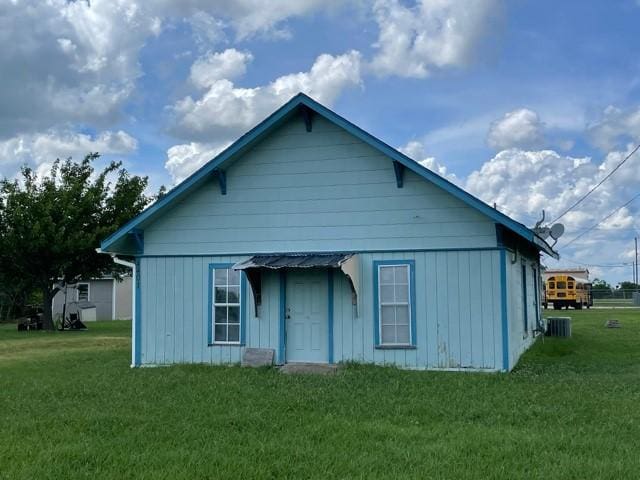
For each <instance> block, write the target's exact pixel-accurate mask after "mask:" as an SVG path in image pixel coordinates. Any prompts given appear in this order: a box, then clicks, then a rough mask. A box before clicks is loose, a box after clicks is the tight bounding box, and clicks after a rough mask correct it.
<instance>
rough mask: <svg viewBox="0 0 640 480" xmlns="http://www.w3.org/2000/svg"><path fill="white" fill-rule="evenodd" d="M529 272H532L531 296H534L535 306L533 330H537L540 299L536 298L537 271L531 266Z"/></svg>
mask: <svg viewBox="0 0 640 480" xmlns="http://www.w3.org/2000/svg"><path fill="white" fill-rule="evenodd" d="M531 270H533V295H534V299H533V301H534V302H535V306H536V310H535V314H536V325H535V328H538V326H539V325H540V298H539V297H538V270H537V269H536V267H533V266H532V267H531Z"/></svg>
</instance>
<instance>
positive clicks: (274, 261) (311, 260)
mask: <svg viewBox="0 0 640 480" xmlns="http://www.w3.org/2000/svg"><path fill="white" fill-rule="evenodd" d="M231 268H233V269H234V270H242V271H243V272H245V275H246V276H247V280H248V281H249V285H250V286H251V291H252V292H253V299H254V302H255V312H256V316H257V315H258V306H259V305H261V303H262V281H261V272H263V271H264V269H269V270H282V269H287V268H289V269H300V268H339V269H340V270H341V271H342V272H343V273H344V274H345V275H346V277H347V279H348V281H349V286H350V287H351V293H352V303H353V305H354V309H355V316H358V310H359V309H358V298H359V291H360V260H359V255H357V254H353V253H325V254H322V253H296V254H293V253H292V254H288V255H254V256H253V257H251V258H249V259H248V260H244V261H242V262H238V263H236V264H235V265H234V266H233V267H231Z"/></svg>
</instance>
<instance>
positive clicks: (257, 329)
mask: <svg viewBox="0 0 640 480" xmlns="http://www.w3.org/2000/svg"><path fill="white" fill-rule="evenodd" d="M246 258H247V257H246V256H215V257H213V256H212V257H142V258H141V259H140V260H141V272H142V298H141V300H142V302H143V308H142V331H143V332H144V333H143V339H142V340H143V341H142V352H141V353H142V356H141V360H142V363H143V364H172V363H212V364H225V363H237V362H240V361H241V358H242V353H243V350H244V348H245V346H236V345H224V346H210V345H208V308H209V307H208V300H207V299H208V293H209V292H208V289H209V288H210V284H209V268H208V266H209V264H211V263H235V262H238V261H241V260H245V259H246ZM376 260H413V261H414V262H415V272H414V274H415V289H416V303H415V313H416V315H415V319H416V337H415V338H416V348H415V349H379V348H375V344H374V328H375V327H374V308H375V307H374V304H373V284H374V278H373V274H374V272H373V262H374V261H376ZM507 264H508V265H507V268H508V274H509V273H511V270H512V269H511V268H510V267H511V265H510V262H509V254H508V253H507ZM517 266H518V268H519V263H518V265H517ZM499 268H500V266H499V251H497V250H495V251H493V250H492V251H462V252H459V251H438V252H392V253H380V254H375V253H363V254H360V279H361V286H360V288H361V291H360V292H359V293H360V298H358V309H357V313H358V315H356V308H355V306H354V305H353V302H352V294H351V288H350V286H349V282H348V281H347V279H346V277H345V276H344V275H343V274H342V273H341V272H339V271H336V272H334V282H333V297H334V304H333V318H334V328H333V345H334V360H335V362H346V361H356V362H372V363H373V362H374V363H378V364H389V365H396V366H398V367H401V368H414V369H476V370H492V371H494V370H501V369H502V346H501V341H502V337H501V333H502V330H501V315H500V312H501V296H500V271H499ZM513 278H514V276H513V275H510V276H509V279H513ZM515 278H517V275H515ZM509 287H510V288H509V293H510V294H511V295H513V294H514V292H516V291H517V289H514V288H512V286H511V285H510V286H509ZM245 292H246V294H245V295H244V297H243V306H242V307H243V308H244V309H245V316H244V319H245V322H246V323H245V334H246V346H248V347H259V348H271V349H273V350H275V351H276V352H278V349H279V342H280V327H279V321H280V275H279V272H277V271H265V272H264V273H263V275H262V305H261V306H260V307H259V308H258V314H259V315H258V316H256V315H255V308H254V303H253V296H252V295H253V294H252V291H251V288H250V287H249V286H248V285H247V288H246V290H245ZM509 303H510V310H509V311H510V312H511V311H512V310H513V309H514V308H513V306H515V305H517V302H515V303H514V302H513V299H510V301H509ZM515 321H516V320H515V315H511V313H510V322H512V323H513V322H515ZM510 326H511V325H510ZM521 334H522V332H520V335H521ZM524 348H525V347H519V348H516V349H515V350H514V352H511V355H512V361H515V359H517V356H518V355H519V354H520V352H522V351H523V350H524ZM515 352H518V353H515ZM514 356H515V357H514Z"/></svg>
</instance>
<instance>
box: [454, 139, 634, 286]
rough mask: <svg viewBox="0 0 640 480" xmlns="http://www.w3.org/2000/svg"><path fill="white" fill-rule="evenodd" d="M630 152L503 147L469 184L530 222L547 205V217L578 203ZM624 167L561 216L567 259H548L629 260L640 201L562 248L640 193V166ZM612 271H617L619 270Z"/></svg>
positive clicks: (483, 196)
mask: <svg viewBox="0 0 640 480" xmlns="http://www.w3.org/2000/svg"><path fill="white" fill-rule="evenodd" d="M628 152H629V150H627V151H614V152H610V153H609V154H608V155H607V156H606V157H605V158H604V159H603V160H602V161H600V162H599V161H594V160H593V159H592V158H589V157H583V158H576V157H571V156H566V155H562V154H560V153H558V152H555V151H553V150H540V151H526V150H521V149H510V150H504V151H501V152H499V153H498V154H496V155H495V156H494V157H493V158H492V159H490V160H489V161H487V162H486V163H485V164H484V165H483V166H482V167H481V168H480V169H479V170H476V171H474V172H472V173H471V174H470V175H469V176H468V178H467V179H466V181H465V187H466V189H467V190H468V191H469V192H470V193H472V194H474V195H476V196H478V197H479V198H481V199H482V200H484V201H485V202H487V203H488V204H490V205H493V203H494V202H495V203H496V204H497V207H498V209H499V210H500V211H502V212H504V213H506V214H507V215H509V216H511V217H513V218H515V219H517V220H519V221H521V222H522V223H525V224H526V225H528V226H530V227H531V226H533V225H534V224H535V221H536V220H537V219H538V218H540V214H541V211H542V210H543V209H544V210H545V212H546V214H547V215H546V221H547V222H548V221H550V220H552V219H553V218H555V217H556V216H557V215H559V214H560V213H561V212H563V211H564V210H565V209H566V208H568V207H569V206H571V205H572V204H573V203H575V202H576V201H577V200H578V199H579V198H580V197H582V196H583V195H584V194H585V193H587V192H588V191H589V190H590V189H591V188H592V187H593V186H594V185H595V184H596V183H598V182H599V181H600V180H601V179H602V178H603V177H604V176H605V175H606V174H607V173H608V172H609V171H610V170H611V168H612V167H613V165H615V164H617V163H618V162H619V161H620V160H621V159H622V158H623V157H624V156H625V155H626V154H627V153H628ZM626 167H629V168H626ZM623 168H625V170H624V171H620V172H619V174H616V175H614V176H612V177H611V178H610V179H609V180H607V181H606V182H605V183H603V184H602V186H601V187H600V188H598V189H597V190H595V191H594V193H593V194H591V195H590V196H589V197H588V198H587V199H586V200H585V201H584V202H583V203H581V204H580V205H579V206H578V207H577V208H576V209H574V210H572V211H571V212H570V213H568V214H567V215H566V216H564V217H563V218H562V219H561V220H560V221H561V223H564V224H565V226H566V233H565V235H564V237H563V238H562V239H561V240H560V241H559V242H558V246H559V247H560V248H561V254H562V255H563V256H566V257H567V260H563V259H561V260H560V262H559V263H558V262H554V261H551V260H548V263H549V264H550V265H564V266H567V265H568V264H569V263H570V262H572V261H575V260H576V259H577V260H578V261H579V262H584V263H585V264H588V263H589V262H592V263H619V262H621V261H625V258H624V252H625V251H626V250H627V248H628V245H629V242H631V241H632V237H633V231H634V229H635V231H638V230H640V202H636V203H635V204H631V205H629V206H628V207H625V208H623V209H621V210H620V211H618V212H617V213H616V214H615V215H613V216H612V217H611V218H610V219H608V220H607V221H605V222H603V223H602V224H601V225H600V226H599V227H598V228H597V229H595V230H593V231H591V232H589V233H588V234H587V235H584V236H583V237H582V238H580V239H579V240H577V241H576V242H575V243H573V244H571V245H570V246H568V247H567V249H563V248H562V246H563V244H565V243H568V242H569V241H570V240H571V239H573V238H574V237H576V236H577V235H579V234H580V233H582V232H584V231H585V229H587V228H590V227H591V226H593V225H594V224H595V223H596V222H598V221H599V220H600V219H601V218H603V217H605V216H606V215H607V214H609V213H610V212H612V211H613V210H615V209H616V208H618V207H619V206H620V205H623V204H624V203H625V202H627V201H628V200H629V199H631V198H632V197H633V196H634V195H635V194H636V193H637V186H638V184H640V168H637V166H636V167H633V166H632V165H628V166H627V165H626V166H625V167H623ZM568 259H571V260H568ZM610 274H611V275H617V273H616V272H610Z"/></svg>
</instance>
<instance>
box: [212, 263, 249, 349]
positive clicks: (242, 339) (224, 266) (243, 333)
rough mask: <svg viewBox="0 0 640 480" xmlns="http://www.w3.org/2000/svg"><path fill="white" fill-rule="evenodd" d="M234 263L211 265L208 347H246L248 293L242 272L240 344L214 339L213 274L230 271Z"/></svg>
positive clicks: (245, 279)
mask: <svg viewBox="0 0 640 480" xmlns="http://www.w3.org/2000/svg"><path fill="white" fill-rule="evenodd" d="M233 265H234V264H233V263H210V264H209V276H208V278H207V284H208V290H209V291H208V293H207V310H208V311H207V316H206V318H207V345H208V346H210V347H216V346H224V347H242V346H244V345H245V338H246V328H247V327H246V324H247V314H246V302H247V300H246V291H247V278H246V275H245V274H244V272H240V343H216V342H215V341H214V339H213V272H214V270H215V269H217V268H218V269H224V270H228V269H230V268H231V267H233Z"/></svg>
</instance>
